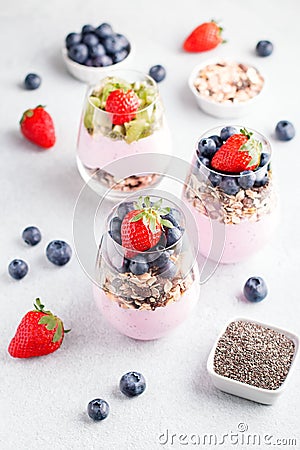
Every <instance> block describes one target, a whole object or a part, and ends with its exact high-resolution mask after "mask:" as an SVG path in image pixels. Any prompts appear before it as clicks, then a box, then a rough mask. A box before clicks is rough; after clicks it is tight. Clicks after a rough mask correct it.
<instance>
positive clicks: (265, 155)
mask: <svg viewBox="0 0 300 450" xmlns="http://www.w3.org/2000/svg"><path fill="white" fill-rule="evenodd" d="M269 160H270V155H269V153H262V154H261V155H260V163H259V167H263V166H265V165H266V164H268V163H269Z"/></svg>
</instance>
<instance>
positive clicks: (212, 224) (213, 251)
mask: <svg viewBox="0 0 300 450" xmlns="http://www.w3.org/2000/svg"><path fill="white" fill-rule="evenodd" d="M270 161H271V145H270V143H269V141H268V140H267V139H266V137H265V136H263V135H262V134H260V133H258V132H257V131H255V130H251V129H245V128H243V127H241V126H226V127H223V128H222V127H217V128H214V129H212V130H209V131H207V132H205V133H204V134H203V135H202V136H201V137H200V139H199V141H198V142H197V146H196V152H195V155H194V157H193V161H192V164H191V169H190V172H189V174H188V176H187V180H186V184H185V187H184V189H183V200H184V201H185V203H186V204H187V205H189V207H190V208H191V210H192V212H193V214H194V217H195V219H196V222H197V226H198V232H199V249H200V253H201V254H202V255H204V256H205V257H208V258H210V259H213V260H216V261H219V262H221V263H234V262H238V261H241V260H244V259H246V258H248V257H249V256H251V255H252V254H254V253H256V252H257V251H259V250H260V249H261V248H262V247H263V246H264V244H266V242H268V241H269V239H270V236H271V235H272V230H273V229H274V227H275V224H276V220H275V219H276V216H275V214H274V213H275V210H276V208H275V205H276V195H275V192H274V184H273V176H272V170H271V162H270ZM213 237H214V238H213Z"/></svg>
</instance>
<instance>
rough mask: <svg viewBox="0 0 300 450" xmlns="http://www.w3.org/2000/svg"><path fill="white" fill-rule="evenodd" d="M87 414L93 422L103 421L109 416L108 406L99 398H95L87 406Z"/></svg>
mask: <svg viewBox="0 0 300 450" xmlns="http://www.w3.org/2000/svg"><path fill="white" fill-rule="evenodd" d="M87 412H88V415H89V416H90V418H91V419H93V420H96V421H98V420H104V419H106V417H107V416H108V414H109V404H108V403H107V402H106V401H105V400H102V399H101V398H95V400H91V401H90V403H89V404H88V407H87Z"/></svg>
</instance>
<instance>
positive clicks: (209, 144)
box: [198, 138, 217, 159]
mask: <svg viewBox="0 0 300 450" xmlns="http://www.w3.org/2000/svg"><path fill="white" fill-rule="evenodd" d="M198 150H199V153H200V155H201V156H204V157H206V158H209V159H210V158H212V157H213V156H214V154H215V153H216V151H217V146H216V143H215V141H214V139H211V138H203V139H201V140H200V141H199V143H198Z"/></svg>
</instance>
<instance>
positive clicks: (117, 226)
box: [109, 217, 122, 233]
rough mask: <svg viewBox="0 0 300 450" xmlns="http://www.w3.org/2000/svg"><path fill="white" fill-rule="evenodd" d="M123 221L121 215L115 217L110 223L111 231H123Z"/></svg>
mask: <svg viewBox="0 0 300 450" xmlns="http://www.w3.org/2000/svg"><path fill="white" fill-rule="evenodd" d="M121 224H122V221H121V219H119V217H113V218H112V219H111V221H110V223H109V229H110V232H111V233H115V232H117V233H121Z"/></svg>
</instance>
